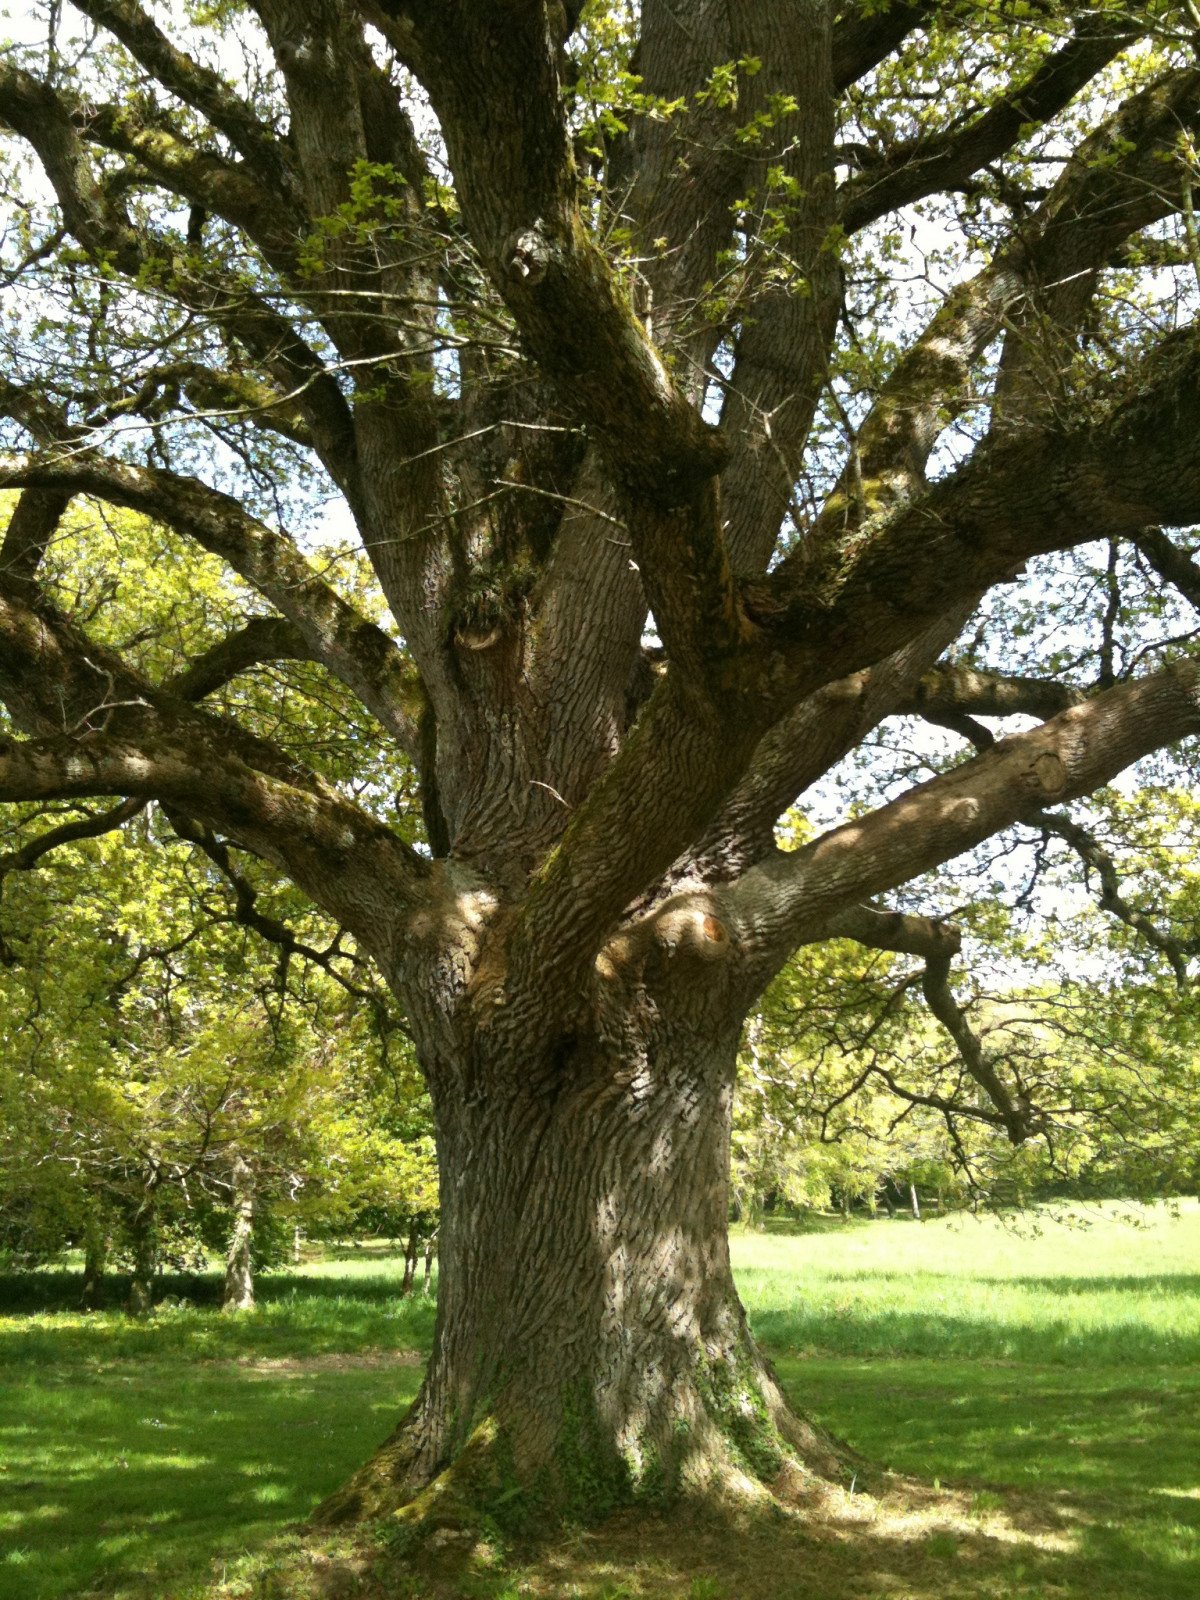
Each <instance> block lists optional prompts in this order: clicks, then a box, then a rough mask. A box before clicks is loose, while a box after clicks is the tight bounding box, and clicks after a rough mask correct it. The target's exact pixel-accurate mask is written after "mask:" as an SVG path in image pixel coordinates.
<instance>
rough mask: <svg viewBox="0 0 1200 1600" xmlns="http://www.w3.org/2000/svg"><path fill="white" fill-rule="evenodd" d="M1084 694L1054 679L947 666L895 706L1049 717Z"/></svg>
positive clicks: (906, 711) (926, 712)
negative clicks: (1023, 676)
mask: <svg viewBox="0 0 1200 1600" xmlns="http://www.w3.org/2000/svg"><path fill="white" fill-rule="evenodd" d="M1086 698H1087V696H1086V694H1085V692H1084V691H1083V690H1082V689H1077V688H1075V686H1074V685H1073V684H1069V683H1062V682H1060V681H1059V680H1058V679H1057V678H1022V677H1013V676H1006V675H1005V674H1003V673H999V672H980V671H979V670H978V669H977V668H975V667H967V666H961V665H954V664H951V665H949V666H940V667H934V668H933V670H932V671H931V672H927V673H926V674H925V675H924V677H923V678H922V679H921V681H920V682H919V683H918V684H917V687H916V689H915V690H914V692H913V694H912V695H911V696H910V697H909V698H908V699H907V700H906V701H904V702H903V703H902V704H901V705H900V706H899V707H898V708H897V710H898V712H899V713H900V714H901V715H915V716H930V715H932V714H937V713H947V712H959V713H964V714H966V715H968V716H976V717H1016V716H1026V717H1042V718H1045V717H1053V716H1057V715H1058V713H1059V712H1060V711H1066V710H1068V709H1069V708H1070V707H1071V706H1076V705H1079V704H1080V703H1081V702H1082V701H1083V700H1085V699H1086Z"/></svg>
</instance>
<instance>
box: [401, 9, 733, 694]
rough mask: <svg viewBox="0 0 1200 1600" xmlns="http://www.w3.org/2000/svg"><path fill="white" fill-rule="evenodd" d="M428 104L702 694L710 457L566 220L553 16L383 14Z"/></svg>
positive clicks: (585, 242)
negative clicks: (588, 439)
mask: <svg viewBox="0 0 1200 1600" xmlns="http://www.w3.org/2000/svg"><path fill="white" fill-rule="evenodd" d="M381 9H382V11H383V12H385V13H386V15H385V16H384V19H383V20H384V22H385V25H386V26H387V27H388V29H389V33H390V35H391V37H392V38H393V40H394V42H395V43H396V44H397V47H398V48H399V49H400V50H401V51H402V53H403V54H404V55H405V57H406V59H408V60H409V61H410V63H411V64H412V66H413V67H414V68H415V70H416V71H417V74H418V76H419V77H420V78H421V80H422V82H423V83H424V84H425V86H426V88H427V89H428V91H429V94H430V98H431V99H432V101H433V104H434V107H435V109H436V111H437V113H438V116H439V119H440V121H441V126H442V130H443V133H444V135H445V139H446V144H447V149H448V153H449V156H450V162H451V166H452V168H453V170H454V174H455V179H456V182H457V186H458V193H459V198H460V202H461V205H462V211H463V217H464V221H465V223H466V226H467V229H468V231H469V233H470V235H471V238H472V240H473V242H474V243H475V245H476V248H477V249H478V251H479V253H480V257H481V259H482V261H483V264H484V266H485V267H486V269H487V271H488V273H489V276H490V277H491V279H492V282H493V283H494V285H495V286H496V289H497V290H498V292H499V293H500V294H501V295H502V297H503V298H504V300H505V302H506V303H507V305H508V307H509V309H510V311H511V312H512V314H513V316H514V318H515V319H516V322H517V324H518V327H519V328H520V331H521V334H522V338H523V341H524V343H525V345H526V347H527V348H528V350H529V352H530V354H531V356H532V357H533V359H534V360H535V361H536V363H537V365H538V367H539V369H540V371H541V372H542V373H543V375H544V376H545V377H546V378H547V380H548V381H549V382H550V383H551V384H552V385H553V386H554V387H555V388H556V389H557V391H558V392H559V393H560V394H561V395H562V397H563V400H564V403H566V404H569V405H570V406H571V407H572V409H573V411H574V413H575V415H576V416H577V417H578V418H579V419H580V420H581V421H583V422H585V423H586V424H587V425H588V427H589V429H590V431H591V432H592V433H593V435H594V437H595V439H596V442H597V444H598V446H599V448H600V450H601V452H602V454H603V456H604V458H605V462H606V465H607V467H608V469H609V472H610V474H611V476H612V478H613V480H614V482H615V483H616V484H617V485H618V486H619V488H620V489H621V491H622V492H623V494H624V495H625V496H626V498H627V500H628V502H629V505H630V512H629V527H630V536H631V539H632V542H633V549H634V556H635V559H636V560H637V562H638V565H639V567H640V569H641V575H642V579H643V582H644V584H645V588H646V594H647V600H648V602H649V604H650V606H651V608H652V609H653V611H654V614H655V618H656V620H657V622H658V625H659V629H660V632H661V634H662V637H663V639H664V642H665V643H666V644H667V647H668V649H669V650H670V651H671V652H672V654H673V656H674V657H675V658H676V659H678V661H679V662H680V665H681V666H683V667H684V668H685V670H686V671H687V672H688V674H689V677H690V679H691V681H692V683H693V684H694V685H695V686H696V689H697V691H701V690H707V691H708V692H709V693H712V692H713V690H714V689H715V687H716V685H715V681H714V680H715V678H716V677H717V676H718V675H719V666H720V662H721V661H722V660H723V659H724V658H725V657H726V656H727V655H728V654H729V652H730V651H731V650H733V649H735V648H736V646H737V644H738V643H739V641H740V637H741V619H740V617H739V614H738V610H737V605H736V599H735V596H734V592H733V585H732V579H731V575H730V570H729V563H728V558H727V555H726V551H725V545H724V539H723V537H722V529H721V516H720V506H719V499H718V495H717V490H716V485H715V475H716V472H717V470H718V468H719V465H720V460H721V452H720V448H719V445H718V443H717V441H716V440H715V438H714V436H713V434H712V431H711V430H710V429H709V428H708V427H707V426H706V424H705V423H704V421H703V419H702V418H701V416H700V415H699V413H698V411H697V410H696V409H695V407H694V406H693V405H692V404H691V402H690V401H689V399H688V396H687V395H686V394H685V393H684V391H683V390H682V389H681V387H680V386H679V384H678V383H677V382H676V381H675V380H674V379H673V377H672V376H671V374H670V373H669V372H668V370H667V368H666V366H665V365H664V363H663V360H662V359H661V357H660V355H659V353H658V351H657V350H656V348H655V346H654V344H653V342H652V340H651V339H650V337H649V335H648V334H647V332H646V329H645V327H644V326H643V325H642V323H641V322H640V321H639V320H638V318H637V317H636V316H635V314H634V313H633V311H632V309H631V308H630V306H629V303H628V299H627V297H626V295H625V293H624V291H623V289H622V287H621V285H620V284H619V283H618V281H617V280H616V277H615V275H614V274H613V272H612V270H611V268H610V267H609V265H608V263H607V261H606V260H605V258H604V256H603V255H602V253H601V252H600V250H599V249H598V248H597V247H596V245H595V244H594V243H593V242H592V241H591V239H590V238H589V236H588V232H587V229H586V227H585V225H584V222H583V219H582V217H581V216H580V213H579V210H578V204H577V195H576V174H575V169H574V163H573V158H572V154H571V145H570V139H569V137H568V130H567V126H566V119H565V115H564V111H563V106H562V102H561V97H560V93H559V82H558V59H559V45H560V42H561V41H560V39H559V38H558V36H557V31H556V18H557V19H561V15H562V12H561V7H556V6H547V5H545V4H543V3H541V0H520V3H519V4H515V5H514V4H507V5H502V4H500V3H499V0H485V3H478V0H476V3H472V4H469V5H468V4H466V3H465V0H454V3H450V4H437V5H434V4H431V3H428V0H425V3H420V4H417V5H411V6H403V7H401V6H399V5H388V6H385V7H382V8H381Z"/></svg>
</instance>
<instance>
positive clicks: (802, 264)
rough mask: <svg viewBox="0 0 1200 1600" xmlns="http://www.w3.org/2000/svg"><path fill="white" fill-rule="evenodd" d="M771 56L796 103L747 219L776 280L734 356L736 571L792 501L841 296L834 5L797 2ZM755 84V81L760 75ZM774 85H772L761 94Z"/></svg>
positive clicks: (759, 549)
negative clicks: (761, 233)
mask: <svg viewBox="0 0 1200 1600" xmlns="http://www.w3.org/2000/svg"><path fill="white" fill-rule="evenodd" d="M763 54H764V56H766V57H767V59H768V60H770V61H772V62H775V61H778V78H777V84H778V87H777V96H778V98H783V97H784V95H785V94H786V96H787V98H786V99H785V100H784V103H790V104H792V105H794V106H795V110H794V111H792V112H791V113H790V114H788V115H787V116H776V117H775V118H774V119H773V120H774V122H775V123H776V124H777V129H776V132H777V135H778V137H779V138H780V140H781V142H782V148H781V149H780V151H779V153H778V154H777V155H776V154H773V153H772V154H771V156H770V158H769V160H764V161H763V163H762V164H761V165H760V166H759V167H758V169H757V170H756V172H755V173H754V180H755V184H756V185H757V190H752V191H751V194H752V198H753V202H754V203H753V206H752V208H751V209H752V214H753V213H755V212H756V213H757V216H755V217H754V218H753V220H752V221H748V223H747V234H748V239H747V246H746V248H747V253H748V256H749V258H750V260H751V261H752V262H753V261H755V260H756V258H758V257H759V256H760V255H761V258H762V261H761V266H760V267H759V269H758V270H759V272H761V273H763V274H764V275H765V277H766V280H767V282H766V285H765V286H761V285H759V286H754V285H753V283H752V287H751V290H750V292H749V293H748V294H747V295H746V296H745V297H743V299H742V301H741V303H740V305H739V306H738V313H737V321H738V329H737V333H736V337H735V350H736V356H735V360H734V367H733V372H732V375H731V377H730V380H729V385H728V391H727V395H726V401H725V406H724V409H723V411H722V416H721V423H722V427H723V428H724V429H725V430H726V431H727V433H728V435H729V438H730V440H731V454H730V459H729V462H728V465H727V466H726V468H725V471H724V473H723V475H722V487H723V490H724V493H725V497H726V504H727V506H728V518H729V522H728V529H727V535H726V536H727V539H728V542H729V551H730V559H731V561H732V563H733V566H734V569H735V571H737V572H739V573H758V572H761V571H762V570H763V569H764V568H765V566H766V564H767V561H768V559H769V557H770V555H771V552H772V550H773V549H774V547H775V541H776V538H777V536H778V533H779V528H780V525H781V524H782V522H783V519H784V517H785V515H786V514H787V512H788V510H789V508H790V506H791V504H792V496H793V492H794V488H795V484H796V480H797V478H798V477H799V475H800V469H801V465H802V461H803V455H804V447H805V444H806V442H807V440H808V436H809V430H810V428H811V427H812V422H813V418H814V416H815V415H816V410H817V403H818V400H819V398H820V395H821V391H822V389H823V388H824V386H825V384H826V381H827V378H828V373H829V361H830V354H831V350H832V346H833V340H834V335H835V332H836V329H837V319H838V309H839V307H840V305H841V300H842V278H841V270H840V266H839V262H838V253H837V249H836V246H835V242H834V240H833V237H832V229H833V224H834V218H835V197H834V181H833V163H834V152H833V143H834V99H833V93H832V78H831V67H830V31H829V18H828V9H827V7H825V6H823V5H818V6H813V5H808V6H806V7H804V8H803V9H802V10H798V12H797V15H796V17H795V20H794V22H793V23H792V25H791V26H790V27H788V28H786V29H783V30H782V32H781V35H776V36H773V37H772V38H771V41H770V51H769V53H768V51H767V50H764V51H763ZM759 76H766V73H765V72H764V73H763V74H761V75H759ZM753 81H754V82H755V83H756V84H757V83H758V81H759V77H758V76H756V78H755V79H754V80H753ZM775 87H776V85H775V84H773V83H770V82H768V83H767V84H766V85H764V91H765V90H770V89H772V88H775ZM771 103H772V102H771V101H769V100H768V104H771ZM781 218H782V219H784V222H783V225H782V227H781V226H780V219H781ZM758 230H763V231H765V232H767V233H769V235H770V237H769V242H766V241H764V240H762V239H760V238H758V237H756V233H757V232H758ZM777 234H778V237H776V235H777ZM780 280H782V281H780Z"/></svg>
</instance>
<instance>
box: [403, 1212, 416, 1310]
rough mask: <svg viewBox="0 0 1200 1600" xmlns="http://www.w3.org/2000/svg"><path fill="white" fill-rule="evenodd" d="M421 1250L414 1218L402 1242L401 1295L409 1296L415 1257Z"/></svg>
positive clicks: (414, 1270) (413, 1274) (413, 1275)
mask: <svg viewBox="0 0 1200 1600" xmlns="http://www.w3.org/2000/svg"><path fill="white" fill-rule="evenodd" d="M420 1250H421V1230H420V1228H419V1226H418V1225H417V1221H416V1218H415V1217H414V1218H413V1219H412V1220H411V1221H410V1222H409V1226H408V1238H407V1239H406V1240H405V1241H404V1280H403V1282H402V1283H401V1285H400V1293H401V1294H411V1293H412V1286H413V1278H414V1277H415V1276H416V1272H417V1257H418V1256H419V1254H420Z"/></svg>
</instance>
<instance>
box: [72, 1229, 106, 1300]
mask: <svg viewBox="0 0 1200 1600" xmlns="http://www.w3.org/2000/svg"><path fill="white" fill-rule="evenodd" d="M110 1244H111V1240H110V1238H109V1235H108V1232H107V1230H106V1229H105V1228H104V1226H103V1224H102V1223H100V1222H99V1221H97V1220H95V1219H92V1220H91V1221H89V1222H88V1225H87V1232H86V1233H85V1235H84V1241H83V1288H82V1290H81V1292H80V1296H79V1303H80V1305H81V1306H82V1307H83V1309H84V1310H85V1311H95V1310H97V1309H98V1308H99V1307H100V1306H101V1305H102V1304H103V1303H104V1269H105V1267H106V1266H107V1265H108V1252H109V1247H110Z"/></svg>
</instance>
